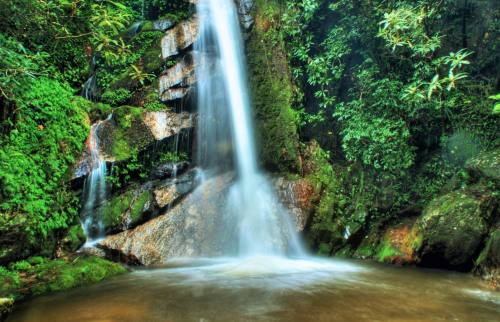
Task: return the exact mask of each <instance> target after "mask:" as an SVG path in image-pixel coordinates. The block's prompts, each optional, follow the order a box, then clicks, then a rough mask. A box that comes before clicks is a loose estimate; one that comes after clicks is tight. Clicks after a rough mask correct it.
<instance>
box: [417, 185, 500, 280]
mask: <svg viewBox="0 0 500 322" xmlns="http://www.w3.org/2000/svg"><path fill="white" fill-rule="evenodd" d="M497 204H498V198H497V197H496V196H495V195H494V194H492V193H491V191H489V190H487V189H486V188H485V187H483V186H481V185H475V186H471V187H469V188H467V189H463V190H457V191H453V192H451V193H448V194H446V195H444V196H441V197H438V198H435V199H434V200H432V201H431V203H430V204H429V205H428V206H427V207H426V209H425V210H424V213H423V215H422V216H421V217H420V218H419V219H418V221H417V223H416V228H417V229H418V234H419V235H420V237H419V238H421V240H422V242H421V244H420V245H419V247H418V248H417V249H416V253H417V255H418V256H419V257H420V260H421V262H420V264H422V265H423V266H433V267H442V268H452V269H457V270H464V271H468V270H470V269H471V268H472V265H473V260H474V259H475V256H477V254H478V252H479V251H480V249H479V247H480V246H481V245H482V243H483V241H484V239H485V237H486V235H487V233H488V229H489V226H488V223H489V222H491V220H492V218H491V217H492V216H493V215H494V213H493V211H494V209H495V208H496V205H497Z"/></svg>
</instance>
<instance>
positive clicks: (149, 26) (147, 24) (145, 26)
mask: <svg viewBox="0 0 500 322" xmlns="http://www.w3.org/2000/svg"><path fill="white" fill-rule="evenodd" d="M154 29H155V28H154V24H153V22H152V21H144V22H143V23H142V25H141V32H148V31H154Z"/></svg>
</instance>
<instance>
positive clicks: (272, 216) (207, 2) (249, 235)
mask: <svg viewBox="0 0 500 322" xmlns="http://www.w3.org/2000/svg"><path fill="white" fill-rule="evenodd" d="M197 10H198V15H199V20H200V38H199V40H198V41H197V42H196V43H195V51H196V63H195V65H196V75H197V79H198V84H197V92H198V94H197V95H198V97H197V101H198V113H199V122H198V128H197V133H198V137H197V156H198V158H197V161H198V164H199V166H200V167H202V168H203V169H204V170H215V171H219V172H220V171H226V170H227V169H228V168H230V167H232V168H234V169H235V170H236V173H237V180H236V182H235V184H234V185H233V186H232V187H231V190H230V193H229V196H228V200H227V209H226V212H227V213H226V214H225V218H228V220H227V224H228V225H231V224H232V223H234V222H236V223H237V225H238V228H237V230H238V232H237V236H238V255H240V256H254V255H277V256H284V255H300V254H301V253H302V250H301V246H300V243H299V241H298V237H297V233H296V231H295V229H294V228H293V225H292V224H291V219H290V216H289V214H288V213H287V212H286V211H285V209H284V208H283V206H282V205H281V204H280V203H279V202H278V201H277V197H276V196H275V193H274V191H273V189H272V187H271V185H270V183H269V182H268V180H267V179H266V177H265V176H263V175H262V174H261V173H260V171H259V168H258V165H257V159H256V149H255V143H254V135H253V124H252V118H251V111H250V100H249V95H248V86H247V80H246V71H245V61H244V51H243V41H242V37H241V32H240V26H239V19H238V14H237V11H236V8H235V4H234V3H233V1H232V0H200V1H198V5H197ZM231 152H232V154H231ZM228 160H230V161H229V162H228ZM209 172H210V173H211V171H209Z"/></svg>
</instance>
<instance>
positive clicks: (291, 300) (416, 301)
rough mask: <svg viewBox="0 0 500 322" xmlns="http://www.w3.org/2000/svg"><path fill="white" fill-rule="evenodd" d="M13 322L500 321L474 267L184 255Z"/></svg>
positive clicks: (36, 303) (45, 303)
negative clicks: (464, 270)
mask: <svg viewBox="0 0 500 322" xmlns="http://www.w3.org/2000/svg"><path fill="white" fill-rule="evenodd" d="M8 321H9V322H11V321H26V322H35V321H52V322H58V321H61V322H62V321H64V322H67V321H117V322H118V321H120V322H121V321H124V322H127V321H140V322H148V321H172V322H173V321H182V322H184V321H203V322H208V321H360V322H363V321H371V322H373V321H474V322H481V321H488V322H491V321H500V293H498V292H493V291H490V290H488V289H487V288H486V287H485V285H484V284H483V282H482V281H480V280H479V279H476V278H473V277H471V276H470V275H466V274H460V273H451V272H443V271H434V270H423V269H413V268H398V267H392V266H385V265H379V264H374V263H365V262H356V261H344V260H318V259H315V260H286V259H282V258H274V257H258V258H252V259H246V260H228V259H218V260H196V261H193V260H178V261H176V262H175V263H173V264H172V266H170V267H165V268H157V269H149V270H136V271H134V272H132V273H130V274H126V275H123V276H119V277H116V278H114V279H111V280H108V281H105V282H103V283H100V284H96V285H92V286H90V287H85V288H80V289H75V290H72V291H69V292H63V293H57V294H52V295H49V296H45V297H39V298H35V299H33V300H31V301H28V302H25V303H23V304H21V305H19V306H18V307H17V308H16V310H15V312H14V313H13V314H12V315H11V316H10V318H9V319H8Z"/></svg>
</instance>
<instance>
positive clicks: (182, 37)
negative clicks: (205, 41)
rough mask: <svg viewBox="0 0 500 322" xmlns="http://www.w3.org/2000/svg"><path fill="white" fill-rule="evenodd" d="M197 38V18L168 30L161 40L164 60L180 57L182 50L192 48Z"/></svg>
mask: <svg viewBox="0 0 500 322" xmlns="http://www.w3.org/2000/svg"><path fill="white" fill-rule="evenodd" d="M197 38H198V20H197V18H196V17H193V18H191V19H190V20H187V21H183V22H181V23H179V24H178V25H177V26H175V27H174V28H172V29H169V30H167V31H166V32H165V35H164V36H163V38H162V40H161V56H162V59H167V58H169V57H171V56H175V55H178V54H179V53H180V52H181V51H182V50H184V49H186V48H187V47H189V46H191V45H192V44H193V43H194V42H195V41H196V39H197Z"/></svg>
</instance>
